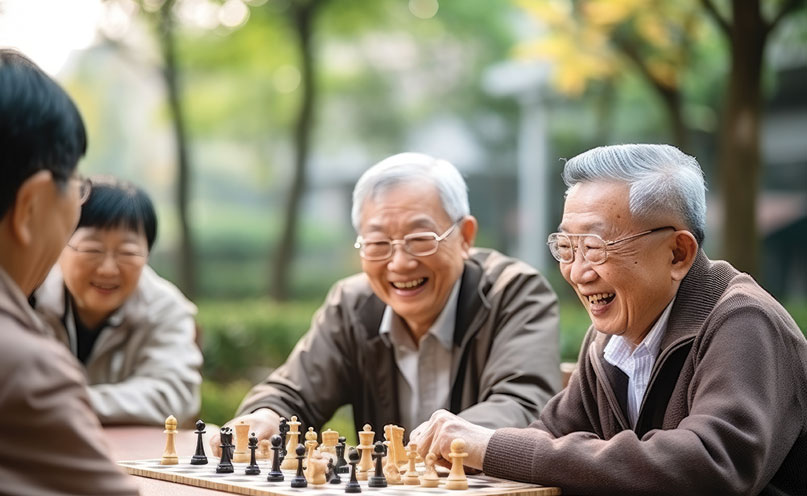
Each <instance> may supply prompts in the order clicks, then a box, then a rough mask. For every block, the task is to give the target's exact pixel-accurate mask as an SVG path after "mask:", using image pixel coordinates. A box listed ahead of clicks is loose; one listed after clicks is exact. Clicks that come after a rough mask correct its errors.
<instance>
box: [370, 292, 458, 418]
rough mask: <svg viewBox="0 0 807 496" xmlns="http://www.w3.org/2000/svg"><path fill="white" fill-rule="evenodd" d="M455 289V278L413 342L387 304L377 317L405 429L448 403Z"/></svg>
mask: <svg viewBox="0 0 807 496" xmlns="http://www.w3.org/2000/svg"><path fill="white" fill-rule="evenodd" d="M459 290H460V281H459V280H457V282H456V283H454V288H453V289H452V290H451V294H450V295H449V297H448V301H446V305H445V306H444V307H443V310H442V311H441V312H440V315H438V316H437V319H436V320H435V321H434V323H433V324H432V326H431V327H430V328H429V331H428V332H427V333H426V334H424V335H423V336H422V337H421V338H420V342H419V343H418V344H417V345H416V344H415V342H414V340H413V339H412V335H411V334H410V333H409V329H408V327H407V325H406V324H405V323H404V322H403V320H402V319H401V317H399V316H398V315H396V314H395V312H393V310H392V308H391V307H389V306H387V308H386V309H385V310H384V316H383V317H382V318H381V325H380V326H379V333H380V335H381V336H382V337H384V338H385V339H388V340H389V342H390V343H391V344H392V347H393V349H394V351H395V363H396V364H397V366H398V402H399V403H398V404H399V405H400V408H401V411H400V414H401V421H402V424H403V425H404V426H407V428H409V429H414V428H415V427H417V426H418V425H420V423H421V422H425V421H426V420H428V419H429V417H431V414H432V413H434V411H435V410H438V409H440V408H448V407H449V400H450V398H449V395H450V393H451V356H452V348H453V346H454V345H453V340H454V325H455V323H456V320H457V300H458V299H459Z"/></svg>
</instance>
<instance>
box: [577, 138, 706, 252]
mask: <svg viewBox="0 0 807 496" xmlns="http://www.w3.org/2000/svg"><path fill="white" fill-rule="evenodd" d="M602 180H605V181H620V182H625V183H627V184H629V185H630V196H629V203H628V205H629V208H630V212H631V215H633V216H634V217H638V218H647V217H650V216H653V215H657V214H664V213H669V212H670V211H672V212H673V213H674V214H675V215H676V216H678V217H679V218H680V219H681V221H683V222H684V224H685V225H686V227H687V229H688V230H689V231H690V232H692V234H693V235H694V236H695V239H696V240H697V241H698V244H699V245H701V244H702V243H703V239H704V237H705V230H706V183H705V181H704V179H703V170H701V166H700V164H698V161H697V160H695V158H694V157H690V156H689V155H686V154H685V153H683V152H682V151H681V150H679V149H678V148H676V147H674V146H670V145H613V146H601V147H598V148H594V149H592V150H589V151H587V152H584V153H581V154H580V155H577V156H576V157H574V158H571V159H569V160H568V161H567V162H566V165H565V166H564V168H563V182H565V183H566V186H567V187H568V188H569V189H571V188H572V187H573V186H574V185H575V184H577V183H582V182H592V181H602ZM569 189H567V190H566V194H568V193H569Z"/></svg>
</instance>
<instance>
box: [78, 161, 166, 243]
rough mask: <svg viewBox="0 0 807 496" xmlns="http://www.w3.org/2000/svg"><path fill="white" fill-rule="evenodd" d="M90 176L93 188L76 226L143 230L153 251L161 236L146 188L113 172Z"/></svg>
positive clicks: (82, 207)
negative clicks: (158, 233) (114, 174)
mask: <svg viewBox="0 0 807 496" xmlns="http://www.w3.org/2000/svg"><path fill="white" fill-rule="evenodd" d="M90 180H91V181H92V189H91V190H90V196H89V197H88V198H87V201H86V202H84V205H82V206H81V217H80V218H79V220H78V226H77V227H76V229H78V228H79V227H95V228H98V229H114V228H118V227H122V228H125V229H130V230H132V231H135V232H142V233H143V234H145V236H146V242H147V243H148V248H149V251H151V247H152V246H153V245H154V240H155V239H156V238H157V214H156V213H155V211H154V205H153V204H152V203H151V198H149V196H148V195H147V194H146V192H145V191H143V190H142V189H140V188H138V187H137V186H135V185H134V184H132V183H130V182H129V181H123V180H121V179H116V178H114V177H110V176H93V177H92V178H90Z"/></svg>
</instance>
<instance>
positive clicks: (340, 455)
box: [334, 437, 350, 474]
mask: <svg viewBox="0 0 807 496" xmlns="http://www.w3.org/2000/svg"><path fill="white" fill-rule="evenodd" d="M334 468H335V470H336V473H337V474H347V473H350V466H349V465H348V464H347V460H345V438H344V437H340V438H339V442H338V443H336V465H335V467H334Z"/></svg>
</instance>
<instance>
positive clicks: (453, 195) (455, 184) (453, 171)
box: [350, 153, 471, 233]
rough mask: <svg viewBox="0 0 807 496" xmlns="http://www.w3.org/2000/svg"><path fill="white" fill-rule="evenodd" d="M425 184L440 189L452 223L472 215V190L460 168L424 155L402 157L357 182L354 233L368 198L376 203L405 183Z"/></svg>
mask: <svg viewBox="0 0 807 496" xmlns="http://www.w3.org/2000/svg"><path fill="white" fill-rule="evenodd" d="M422 181H428V182H430V183H431V184H433V185H434V186H435V188H437V192H438V194H439V195H440V201H441V202H442V204H443V210H445V212H446V214H448V216H449V217H450V218H451V220H452V221H455V222H456V221H458V220H460V219H462V218H463V217H465V216H467V215H470V212H471V210H470V207H469V206H468V187H467V186H466V184H465V180H464V179H463V178H462V174H460V172H459V171H458V170H457V168H456V167H454V166H453V165H452V164H451V163H450V162H448V161H446V160H441V159H436V158H434V157H430V156H429V155H425V154H422V153H399V154H397V155H393V156H391V157H388V158H386V159H384V160H382V161H381V162H378V163H377V164H375V165H374V166H372V167H370V168H369V169H367V170H366V171H365V172H364V174H362V175H361V177H360V178H359V180H358V182H356V187H355V188H353V208H352V210H351V213H350V218H351V221H352V222H353V229H355V230H356V232H357V233H358V232H359V227H360V225H359V224H360V222H361V212H362V208H363V207H364V203H365V201H367V199H368V198H369V199H371V200H373V199H375V198H377V197H378V196H379V195H380V194H383V193H384V192H386V191H388V190H389V189H391V188H393V187H395V186H398V185H400V184H401V183H406V182H422Z"/></svg>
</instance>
